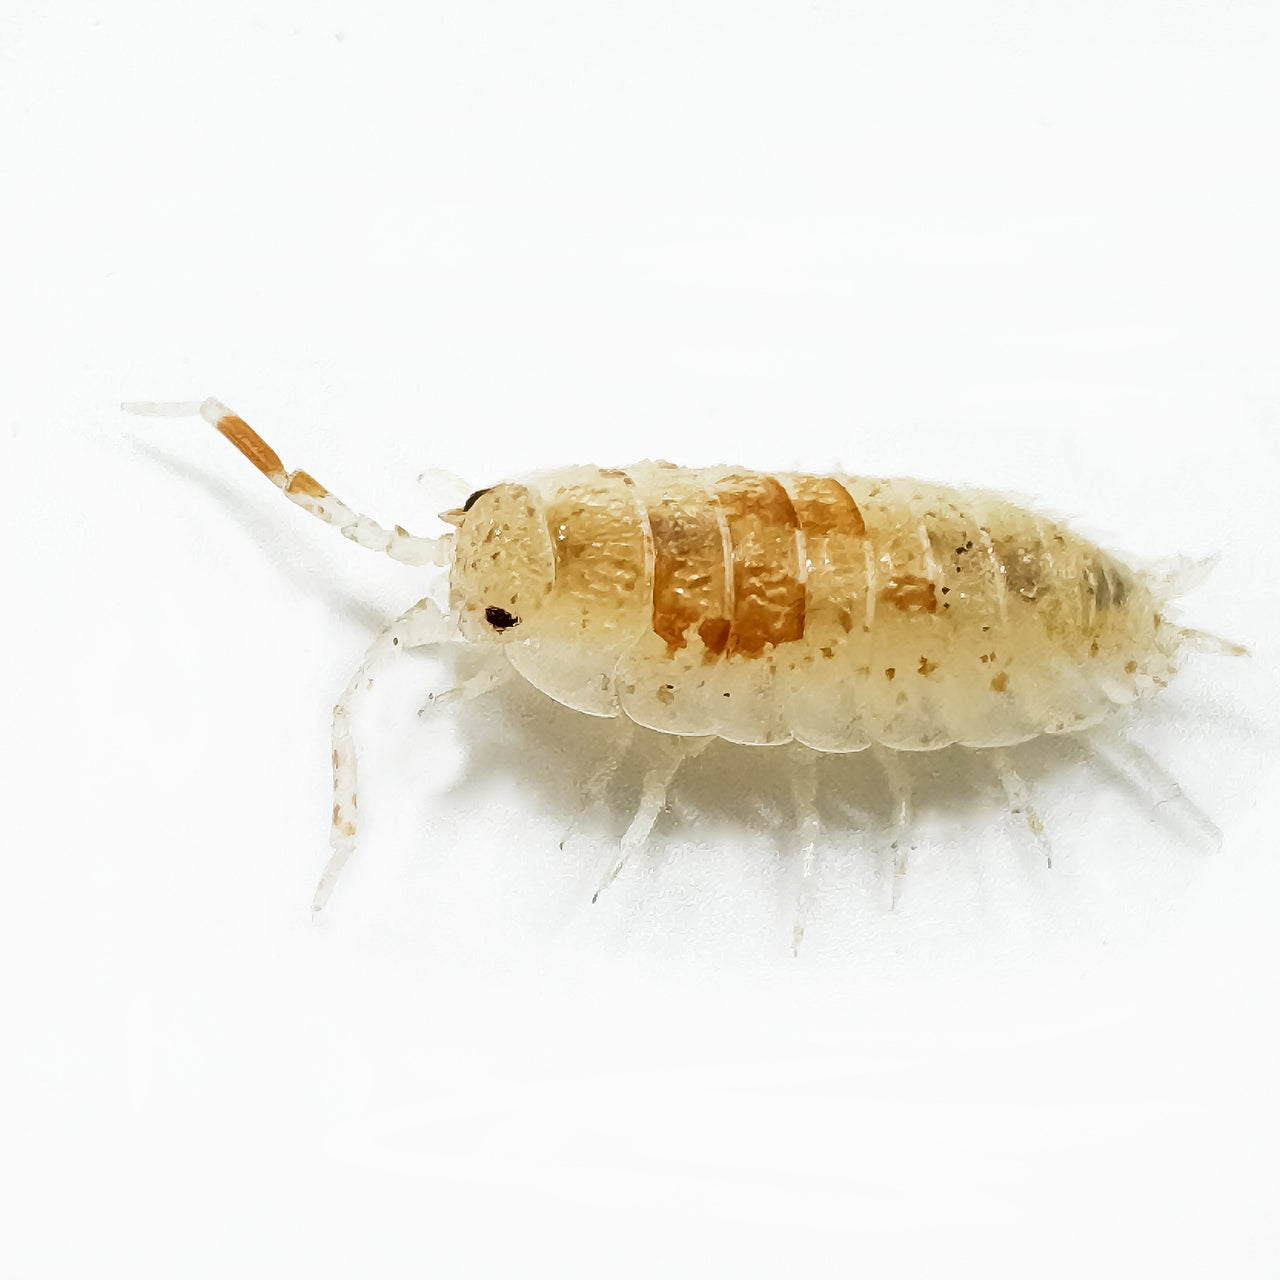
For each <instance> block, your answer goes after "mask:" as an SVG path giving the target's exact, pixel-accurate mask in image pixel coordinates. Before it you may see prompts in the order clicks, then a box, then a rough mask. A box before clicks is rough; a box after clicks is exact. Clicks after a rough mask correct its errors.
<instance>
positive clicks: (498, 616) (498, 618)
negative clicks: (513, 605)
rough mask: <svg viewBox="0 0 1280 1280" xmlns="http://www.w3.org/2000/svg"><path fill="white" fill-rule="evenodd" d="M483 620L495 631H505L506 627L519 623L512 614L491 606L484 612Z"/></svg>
mask: <svg viewBox="0 0 1280 1280" xmlns="http://www.w3.org/2000/svg"><path fill="white" fill-rule="evenodd" d="M484 620H485V621H486V622H487V623H488V624H489V625H490V626H491V627H492V628H493V629H494V630H495V631H505V630H506V629H507V628H508V627H514V626H516V625H517V624H518V623H519V621H520V619H519V618H517V617H516V616H515V615H514V614H511V613H508V612H507V611H506V610H505V609H499V608H498V607H497V605H492V604H491V605H490V606H489V607H488V608H487V609H486V610H485V611H484Z"/></svg>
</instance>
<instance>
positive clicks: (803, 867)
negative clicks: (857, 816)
mask: <svg viewBox="0 0 1280 1280" xmlns="http://www.w3.org/2000/svg"><path fill="white" fill-rule="evenodd" d="M790 765H791V803H792V805H793V806H794V809H795V848H794V850H793V856H792V858H791V864H790V865H791V874H790V876H789V880H790V885H791V894H790V898H791V903H792V916H791V954H792V955H797V954H799V951H800V943H801V942H802V941H804V908H805V900H806V890H807V889H808V887H809V885H810V883H811V878H812V876H813V863H814V849H815V846H816V845H817V842H818V835H819V833H820V831H821V829H822V824H821V821H820V820H819V818H818V809H817V799H818V753H817V752H816V751H808V750H802V751H800V752H798V753H797V754H796V755H795V757H794V758H793V759H792V760H791V761H790Z"/></svg>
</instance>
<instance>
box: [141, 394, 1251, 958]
mask: <svg viewBox="0 0 1280 1280" xmlns="http://www.w3.org/2000/svg"><path fill="white" fill-rule="evenodd" d="M124 407H125V408H126V409H130V410H132V411H134V412H139V413H144V414H149V415H155V416H183V415H189V414H191V415H193V414H199V415H200V416H202V417H203V418H204V419H205V420H206V421H207V422H208V423H210V424H211V425H212V426H213V427H215V428H216V429H217V430H218V431H219V432H221V434H222V435H224V436H225V437H226V438H227V439H228V440H230V441H231V443H232V444H233V445H235V446H236V448H237V449H239V451H240V452H241V453H242V454H243V455H244V456H245V457H246V458H248V459H249V461H250V462H252V463H253V464H254V466H255V467H257V468H258V470H260V471H261V472H262V473H263V474H264V475H265V476H266V477H267V478H268V479H269V480H270V481H271V482H272V483H273V484H275V485H276V486H277V487H278V488H280V489H281V490H282V491H283V493H284V494H285V496H286V497H287V498H289V500H290V501H292V502H295V503H297V504H298V505H299V506H301V507H302V508H304V509H305V510H307V511H309V512H310V513H311V514H312V515H314V516H317V517H318V518H319V519H321V520H323V521H324V522H325V523H326V524H331V525H334V526H336V527H337V528H338V529H339V530H340V531H341V532H342V533H343V535H345V536H346V537H347V538H349V539H351V540H352V541H353V542H356V543H358V544H359V545H360V546H362V547H367V548H369V549H371V550H375V551H383V552H386V553H387V554H389V555H391V556H393V557H394V558H396V559H398V560H400V561H403V562H405V563H407V564H411V565H435V566H441V567H448V569H449V609H448V610H447V611H445V610H442V609H441V608H440V607H439V606H437V605H436V604H435V603H434V602H433V601H432V600H430V599H421V600H419V601H418V602H417V603H416V604H414V605H413V606H412V607H411V608H409V609H407V610H406V611H405V612H404V613H403V614H401V615H400V617H398V618H397V619H396V620H395V621H394V622H392V623H391V624H390V625H389V626H388V627H387V628H386V629H385V630H384V631H383V632H382V633H381V634H380V635H379V636H378V637H377V639H376V640H374V642H373V643H372V645H371V646H370V647H369V649H368V651H367V652H366V654H365V656H364V660H363V661H362V663H361V664H360V667H359V669H358V670H357V672H356V674H355V675H354V676H353V677H352V679H351V681H350V682H349V683H348V685H347V687H346V689H345V691H344V692H343V694H342V696H341V697H340V699H339V700H338V703H337V705H336V707H335V708H334V713H333V779H334V806H333V818H332V824H331V844H332V855H331V857H330V859H329V862H328V865H327V866H326V868H325V870H324V873H323V875H322V877H321V880H320V883H319V885H318V887H317V889H316V893H315V898H314V902H313V907H314V909H315V910H316V911H319V910H321V909H322V908H323V907H324V906H325V904H326V903H327V901H328V900H329V897H330V895H331V893H332V891H333V888H334V885H335V884H336V882H337V879H338V877H339V875H340V873H341V871H342V868H343V866H344V864H345V863H346V861H347V860H348V858H349V857H350V856H351V853H352V851H353V849H354V847H355V836H356V751H355V746H354V742H353V738H352V731H351V725H352V717H353V712H354V708H355V704H356V703H357V701H358V699H359V696H360V695H361V693H362V692H363V690H365V689H366V688H367V687H368V686H369V682H370V673H371V671H372V669H373V667H374V666H375V664H376V663H378V662H379V661H380V660H381V659H383V658H384V657H386V656H388V655H389V654H390V653H392V652H393V651H394V650H396V649H397V648H401V647H404V648H409V647H415V646H423V645H437V644H442V643H447V642H454V641H461V642H465V643H467V644H470V645H473V646H476V647H478V648H483V649H484V650H486V651H487V659H486V661H485V662H484V663H483V664H482V666H481V668H480V670H479V672H478V674H476V675H475V676H473V677H471V678H470V679H468V680H467V681H465V682H463V683H462V684H460V685H459V686H458V687H457V688H455V689H451V690H449V691H448V693H447V694H445V695H443V698H444V699H447V698H455V699H456V698H470V697H474V696H477V695H479V694H482V693H484V692H485V691H487V690H488V689H491V688H493V687H494V686H495V685H496V684H498V683H499V682H500V681H502V680H503V679H505V678H507V677H509V676H511V675H513V674H518V675H520V676H522V677H523V678H524V679H525V680H527V681H529V683H531V684H532V685H534V686H535V687H536V688H538V689H539V690H541V691H542V692H543V693H545V694H547V695H548V696H550V697H551V698H554V699H555V700H556V701H557V702H560V703H563V704H564V705H565V706H567V707H570V708H573V709H574V710H576V711H580V712H583V713H585V714H587V715H592V716H607V717H625V718H627V719H628V720H630V721H632V722H634V723H635V724H638V725H642V726H645V727H647V728H650V729H654V730H657V731H658V732H659V733H661V734H664V735H668V737H667V738H666V739H665V740H664V741H666V742H667V743H668V747H669V749H668V750H667V751H666V752H665V753H664V755H663V759H662V761H661V763H660V764H658V765H656V766H655V767H654V768H653V769H652V770H651V771H650V772H649V773H648V775H647V776H646V778H645V780H644V785H643V788H642V794H641V801H640V805H639V810H638V812H637V813H636V815H635V818H634V820H633V821H632V823H631V825H630V827H629V828H628V830H627V832H626V834H625V835H624V836H623V838H622V843H621V849H620V855H619V857H618V858H617V859H616V860H615V861H614V863H613V865H612V866H611V869H610V871H609V874H608V875H607V876H606V877H605V880H604V884H608V883H609V882H610V881H611V880H612V879H613V878H614V877H616V875H617V874H618V872H619V870H620V869H621V867H622V866H623V864H624V862H625V861H626V859H627V857H628V856H629V855H630V854H631V853H633V852H634V851H635V850H636V849H637V848H639V847H640V846H641V845H642V844H643V843H644V841H645V840H646V838H647V836H648V834H649V832H650V830H651V828H652V826H653V823H654V821H655V819H656V817H657V815H658V813H659V812H660V811H661V809H662V807H663V805H664V803H665V799H666V794H667V789H668V787H669V786H670V784H671V781H672V779H673V778H674V776H675V773H676V771H677V769H678V768H679V767H680V764H681V763H682V762H683V761H685V760H687V759H689V758H690V757H691V756H693V755H695V754H696V753H698V752H699V751H701V750H702V749H703V748H704V747H705V746H706V745H707V744H708V743H710V742H712V741H714V740H715V739H716V738H723V739H726V740H728V741H730V742H735V743H744V744H750V745H753V746H774V745H778V744H781V743H787V742H793V741H794V742H798V743H801V744H803V745H805V746H807V747H810V748H812V749H813V751H815V752H854V751H861V750H864V749H866V748H873V749H875V750H877V751H878V752H879V754H880V758H881V762H882V764H883V766H884V769H885V772H886V775H887V777H888V780H889V786H890V789H891V792H892V794H893V796H894V799H895V803H896V808H897V821H898V824H899V826H902V825H904V824H905V823H906V822H907V820H908V813H909V801H910V797H909V787H908V784H907V781H906V777H905V775H904V773H903V771H902V768H901V765H900V763H899V759H900V758H899V753H902V752H917V751H933V750H937V749H939V748H942V747H946V746H949V745H951V744H953V743H958V744H961V745H963V746H966V747H972V748H980V749H984V750H990V751H991V752H992V758H993V761H994V763H995V767H996V769H997V771H998V773H999V775H1000V778H1001V781H1002V783H1003V785H1004V788H1005V791H1006V793H1007V795H1008V797H1009V800H1010V803H1011V805H1012V807H1013V808H1014V809H1015V811H1017V812H1020V813H1022V814H1023V816H1024V817H1025V819H1026V821H1027V824H1028V827H1029V829H1030V831H1031V832H1032V834H1033V836H1034V838H1035V840H1036V842H1037V843H1038V844H1039V845H1040V846H1041V847H1042V849H1043V851H1044V853H1045V856H1046V857H1047V858H1048V857H1050V852H1049V846H1048V842H1047V839H1046V837H1045V834H1044V830H1043V826H1042V824H1041V823H1040V821H1039V818H1038V817H1037V816H1036V814H1035V811H1034V809H1033V808H1032V807H1031V805H1030V803H1029V798H1028V796H1027V793H1026V788H1025V786H1024V784H1023V782H1022V779H1021V778H1020V777H1019V776H1018V774H1017V772H1016V770H1015V769H1014V767H1013V764H1012V762H1011V761H1010V759H1009V757H1008V756H1007V755H1006V754H1005V748H1008V747H1011V746H1013V745H1015V744H1017V743H1021V742H1024V741H1026V740H1028V739H1030V738H1034V737H1037V736H1039V735H1042V734H1062V733H1070V732H1075V731H1078V730H1082V729H1086V728H1090V727H1092V726H1095V725H1098V724H1099V723H1100V722H1101V721H1102V720H1103V719H1104V718H1105V717H1106V716H1107V715H1108V713H1109V712H1111V711H1112V710H1113V709H1115V708H1116V707H1118V706H1123V705H1125V704H1128V703H1132V702H1134V701H1135V700H1136V699H1138V698H1140V697H1142V696H1144V695H1145V694H1148V693H1150V692H1151V691H1153V690H1156V689H1159V688H1161V687H1163V686H1164V685H1166V684H1167V683H1168V681H1169V680H1170V679H1171V677H1172V676H1173V675H1174V673H1175V671H1176V670H1177V667H1178V665H1179V661H1180V658H1181V657H1182V655H1183V654H1184V652H1185V651H1186V650H1188V649H1191V648H1198V649H1202V650H1209V651H1216V652H1228V653H1243V652H1244V650H1243V649H1241V648H1240V647H1239V646H1237V645H1232V644H1230V643H1228V642H1226V641H1223V640H1219V639H1218V638H1217V637H1214V636H1211V635H1209V634H1208V633H1205V632H1201V631H1196V630H1193V629H1191V628H1188V627H1183V626H1180V625H1178V624H1177V623H1176V622H1175V621H1174V620H1173V618H1172V617H1171V615H1170V612H1169V605H1170V601H1171V600H1172V598H1173V596H1174V595H1175V594H1177V591H1178V589H1179V587H1180V585H1182V584H1180V582H1179V580H1178V577H1179V575H1177V574H1176V573H1172V572H1167V571H1152V570H1143V569H1140V568H1137V567H1134V566H1132V565H1130V564H1127V563H1126V562H1125V561H1124V560H1123V559H1121V558H1120V557H1118V556H1116V555H1113V554H1111V553H1109V552H1106V551H1104V550H1102V549H1100V548H1099V547H1097V546H1095V545H1094V544H1093V543H1091V542H1090V541H1088V540H1087V539H1085V538H1083V537H1081V536H1079V535H1078V534H1076V533H1074V532H1072V531H1071V530H1070V529H1069V528H1068V527H1066V526H1065V525H1064V524H1062V523H1061V522H1059V521H1057V520H1055V519H1052V518H1050V517H1048V516H1044V515H1039V514H1036V513H1034V512H1032V511H1029V510H1027V509H1025V508H1024V507H1022V506H1020V505H1018V504H1016V503H1014V502H1012V501H1010V500H1009V499H1007V498H1005V497H1002V496H1001V495H999V494H996V493H991V492H986V491H982V490H975V489H967V488H966V489H959V488H948V487H945V486H943V485H938V484H931V483H925V482H922V481H918V480H911V479H874V478H870V477H864V476H853V475H822V476H818V475H806V474H798V473H777V474H762V473H759V472H754V471H747V470H743V469H741V468H736V467H728V466H721V467H704V468H701V469H688V468H684V467H678V466H674V465H672V464H670V463H666V462H642V463H638V464H636V465H634V466H627V467H623V468H618V469H604V468H600V467H595V466H581V467H572V468H569V469H565V470H560V471H554V472H549V473H546V474H543V475H539V476H535V477H530V478H528V479H523V480H515V481H507V482H502V483H498V484H494V485H492V486H490V487H488V488H484V489H480V490H477V491H476V492H475V493H473V494H472V495H471V496H470V497H469V498H468V499H467V501H466V502H465V504H463V505H462V506H461V507H459V508H457V509H454V510H450V511H445V512H442V513H441V519H442V520H443V521H445V522H446V523H447V524H449V525H450V526H452V527H451V528H450V529H449V530H448V531H446V532H445V533H444V534H442V535H441V536H439V537H434V538H431V537H421V536H417V535H414V534H411V533H409V532H407V531H406V530H405V529H403V528H401V527H400V526H399V525H397V526H395V527H394V528H393V529H390V530H388V529H385V528H383V527H382V526H381V525H379V524H378V523H377V522H375V521H374V520H372V519H370V518H369V517H367V516H364V515H360V514H358V513H356V512H354V511H352V510H351V509H350V508H349V507H347V506H346V505H345V504H343V503H342V502H341V501H340V500H339V499H338V498H336V497H335V496H334V495H333V494H332V493H330V492H329V490H328V489H326V488H325V487H324V486H323V485H321V484H319V483H318V482H317V481H316V480H315V479H313V478H312V477H311V476H310V475H309V474H308V473H307V472H305V471H300V470H298V471H288V470H286V469H285V467H284V465H283V463H282V462H281V460H280V458H279V457H278V456H277V454H276V453H275V451H274V450H273V449H272V448H271V447H270V446H269V445H268V444H267V443H266V442H265V441H264V440H262V438H261V437H260V436H259V435H258V434H257V433H256V432H255V431H254V430H253V429H252V428H251V427H250V426H249V425H248V424H247V423H246V422H245V421H244V420H243V419H242V418H240V417H238V416H237V415H236V414H234V413H233V412H232V411H231V410H230V409H228V408H227V407H226V406H225V405H223V404H221V403H220V402H219V401H217V400H214V399H208V400H205V401H204V402H203V403H181V404H129V405H125V406H124ZM1183 576H1184V577H1185V575H1183ZM438 700H440V699H438ZM813 786H814V784H813V781H812V776H811V775H810V776H809V777H808V779H805V778H802V779H801V780H800V781H799V782H798V783H797V784H796V785H795V786H794V788H793V792H794V795H795V798H796V803H797V809H798V822H799V824H800V825H801V826H802V827H807V828H810V829H811V828H812V826H813V825H814V824H815V822H816V816H815V814H814V810H813ZM903 870H904V863H903V858H902V856H900V857H899V858H898V859H897V861H896V863H895V871H896V873H897V875H896V876H895V881H894V885H895V896H896V889H897V886H898V884H899V883H900V879H901V874H902V872H903ZM602 887H603V885H602ZM597 896H598V894H597ZM797 940H798V932H797Z"/></svg>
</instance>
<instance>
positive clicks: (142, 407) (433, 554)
mask: <svg viewBox="0 0 1280 1280" xmlns="http://www.w3.org/2000/svg"><path fill="white" fill-rule="evenodd" d="M121 408H123V409H127V410H128V411H129V412H130V413H138V414H142V415H144V416H145V417H152V418H185V417H191V416H194V415H196V414H199V415H200V417H202V418H203V419H204V420H205V421H206V422H207V423H209V424H210V426H212V427H214V428H215V429H216V430H217V431H219V432H221V434H222V435H224V436H226V438H227V439H228V440H230V441H231V443H232V444H233V445H235V447H236V448H237V449H239V450H240V452H241V453H242V454H244V456H245V457H246V458H248V459H249V461H250V462H252V463H253V465H254V466H255V467H257V468H258V470H259V471H261V472H262V474H263V475H264V476H266V477H267V479H268V480H270V481H271V483H272V484H273V485H275V486H276V488H278V489H280V490H281V491H282V492H283V493H284V496H285V497H286V498H288V499H289V501H290V502H294V503H296V504H297V505H298V506H300V507H301V508H302V509H303V510H304V511H309V512H310V513H311V514H312V515H313V516H316V517H317V518H318V519H320V520H323V521H324V522H325V524H331V525H333V526H334V527H335V528H337V529H338V531H339V532H340V533H341V534H342V536H343V537H344V538H349V539H350V540H351V541H352V542H354V543H356V544H357V545H358V546H361V547H365V548H367V549H368V550H370V551H385V552H386V553H387V555H389V556H390V557H391V558H392V559H393V560H399V561H401V562H403V563H404V564H445V563H447V559H448V552H447V539H446V538H422V537H418V536H417V535H415V534H412V533H410V532H409V531H408V530H407V529H402V528H401V527H400V526H399V525H396V527H395V528H394V529H384V528H383V527H382V526H381V525H380V524H379V523H378V522H377V521H376V520H372V519H370V518H369V517H368V516H364V515H361V514H360V513H359V512H357V511H352V509H351V508H350V507H348V506H347V505H346V503H344V502H342V501H341V500H340V499H338V498H335V497H334V496H333V494H331V493H330V492H329V491H328V489H326V488H325V487H324V486H323V485H322V484H320V483H319V481H317V480H315V479H314V478H313V477H312V476H310V475H308V474H307V473H306V472H305V471H286V470H285V469H284V463H282V462H281V461H280V457H279V455H278V454H277V453H276V451H275V450H274V449H273V448H272V447H271V446H270V445H269V444H267V442H266V441H265V440H263V439H262V437H261V436H260V435H258V433H257V432H256V431H255V430H254V429H253V428H252V427H251V426H250V425H249V424H248V423H247V422H245V420H244V419H243V418H240V417H238V416H237V415H236V414H234V413H232V412H231V410H230V409H228V408H227V406H226V405H225V404H222V403H221V402H220V401H218V400H214V399H212V398H210V399H208V400H205V401H203V402H202V403H196V402H195V401H180V402H177V403H173V404H145V403H129V404H124V405H122V406H121Z"/></svg>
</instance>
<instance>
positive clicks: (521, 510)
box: [449, 484, 555, 644]
mask: <svg viewBox="0 0 1280 1280" xmlns="http://www.w3.org/2000/svg"><path fill="white" fill-rule="evenodd" d="M451 514H454V513H451ZM456 515H457V518H458V520H459V524H458V532H457V536H456V541H455V550H454V561H453V572H452V574H451V575H450V579H449V587H450V592H449V594H450V606H451V608H452V609H453V610H454V611H455V612H456V613H457V614H458V622H459V628H460V630H461V632H462V635H463V636H464V637H465V638H466V639H467V640H469V641H472V642H473V643H476V644H493V643H502V642H503V641H506V640H509V639H512V638H520V639H523V638H525V637H527V636H528V635H529V634H530V633H531V632H532V631H533V629H534V624H535V618H536V615H537V613H538V611H539V609H540V608H541V607H542V604H543V602H544V601H545V600H546V597H547V595H548V593H549V592H550V591H551V588H552V586H553V585H554V582H555V567H554V557H553V554H552V547H551V536H550V533H549V532H548V529H547V522H546V519H545V517H544V515H543V514H542V512H541V511H540V509H539V500H538V497H537V495H535V494H534V493H532V492H531V491H530V490H529V489H528V488H526V487H525V486H524V485H520V484H500V485H495V486H494V487H493V488H492V489H484V490H481V491H480V492H479V493H477V494H473V495H472V497H471V498H470V499H468V503H467V506H466V508H465V509H463V510H461V511H459V512H458V513H456Z"/></svg>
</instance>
